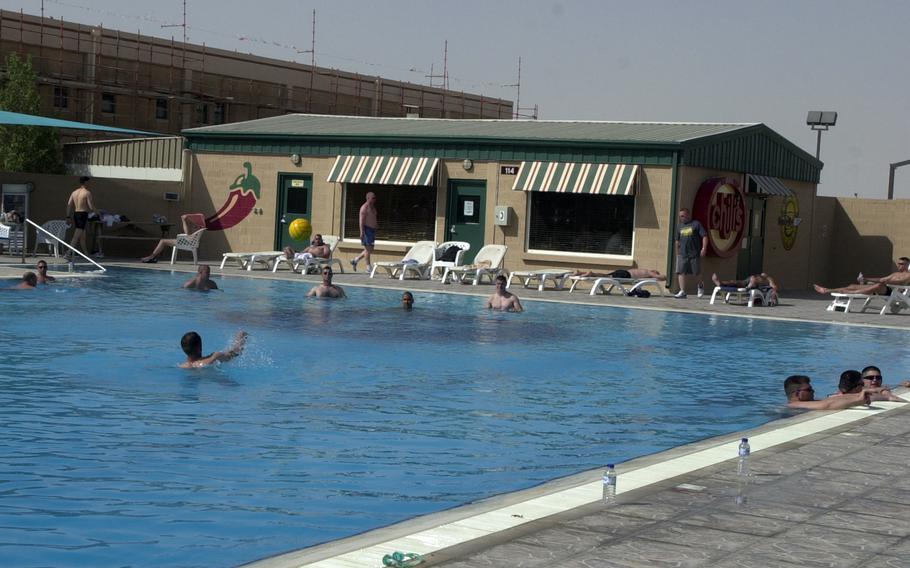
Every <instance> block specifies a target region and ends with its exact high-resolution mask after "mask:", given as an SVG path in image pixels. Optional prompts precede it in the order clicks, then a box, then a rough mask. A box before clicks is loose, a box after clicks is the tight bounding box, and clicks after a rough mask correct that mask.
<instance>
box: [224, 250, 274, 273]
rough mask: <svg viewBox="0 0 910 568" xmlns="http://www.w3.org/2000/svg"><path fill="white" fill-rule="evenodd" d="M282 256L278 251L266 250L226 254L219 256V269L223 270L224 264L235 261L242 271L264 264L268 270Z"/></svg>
mask: <svg viewBox="0 0 910 568" xmlns="http://www.w3.org/2000/svg"><path fill="white" fill-rule="evenodd" d="M283 256H284V253H283V252H281V251H280V250H267V251H261V252H226V253H224V254H222V255H221V269H222V270H224V264H225V263H226V262H227V261H228V260H235V261H237V264H238V265H240V268H241V269H243V270H253V265H254V264H256V263H259V264H264V265H265V266H266V268H268V269H269V270H271V269H272V266H273V265H274V264H275V262H276V261H277V259H279V258H281V257H283Z"/></svg>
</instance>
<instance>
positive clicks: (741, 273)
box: [736, 193, 767, 280]
mask: <svg viewBox="0 0 910 568" xmlns="http://www.w3.org/2000/svg"><path fill="white" fill-rule="evenodd" d="M766 202H767V199H765V198H764V197H759V196H758V195H755V194H752V193H747V194H746V211H747V212H748V214H749V218H748V221H747V222H746V227H745V230H746V231H747V232H746V234H745V236H744V237H743V242H742V245H741V248H740V250H739V255H738V256H737V257H736V278H737V279H739V280H743V279H745V278H748V277H749V276H750V275H752V274H761V273H762V263H763V261H764V254H765V204H766Z"/></svg>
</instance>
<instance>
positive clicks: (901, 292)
mask: <svg viewBox="0 0 910 568" xmlns="http://www.w3.org/2000/svg"><path fill="white" fill-rule="evenodd" d="M907 308H910V286H891V294H889V295H888V299H887V300H886V301H885V305H884V306H882V311H880V312H879V315H882V316H883V315H885V314H886V313H888V312H891V313H892V314H897V313H900V311H901V310H903V309H907Z"/></svg>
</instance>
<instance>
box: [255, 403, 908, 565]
mask: <svg viewBox="0 0 910 568" xmlns="http://www.w3.org/2000/svg"><path fill="white" fill-rule="evenodd" d="M902 407H906V404H901V403H896V402H876V403H875V405H874V406H872V407H868V408H852V409H847V410H841V411H838V412H830V413H824V414H819V416H816V417H814V418H810V419H808V420H805V421H801V422H796V423H793V424H789V425H786V426H783V427H781V428H777V429H774V430H769V431H767V432H762V433H760V434H754V435H752V436H750V437H749V444H750V445H751V446H752V452H753V453H755V452H760V451H762V450H767V449H769V448H773V447H775V446H778V445H780V444H785V443H787V442H792V441H794V440H797V439H799V438H803V437H805V436H811V435H813V434H818V433H821V432H825V431H827V430H830V429H833V428H838V427H841V426H845V425H848V424H851V423H853V422H857V421H859V420H862V419H864V418H868V417H869V416H874V415H876V414H880V413H882V412H887V411H889V410H892V409H895V408H902ZM738 444H739V437H736V438H735V439H734V440H731V441H730V442H725V443H722V444H718V445H716V446H713V447H710V448H706V449H703V450H697V451H694V452H692V453H690V454H686V455H683V456H679V457H676V458H671V459H669V460H666V461H663V462H660V463H656V464H653V465H649V466H645V467H642V468H639V469H635V470H632V471H628V472H624V473H620V474H619V482H618V483H617V494H623V493H626V492H629V491H634V490H636V489H641V488H643V487H647V486H649V485H652V484H655V483H658V482H661V481H666V480H668V479H672V478H674V477H677V476H680V475H685V474H687V473H691V472H693V471H695V470H698V469H702V468H704V467H708V466H712V465H716V464H719V463H722V462H725V461H729V460H732V459H733V458H734V457H735V456H736V453H737V447H738ZM602 490H603V486H602V482H601V480H600V479H599V478H598V479H597V480H596V481H592V482H590V483H585V484H583V485H578V486H576V487H572V488H569V489H564V490H560V491H556V492H554V493H551V494H548V495H542V496H540V497H535V498H532V499H528V500H527V501H523V502H521V503H515V504H512V505H508V506H505V507H500V508H498V509H494V510H491V511H487V512H484V513H479V514H477V515H474V516H471V517H468V518H464V519H460V520H458V521H453V522H450V523H445V524H442V525H439V526H436V527H433V528H430V529H426V530H422V531H418V532H416V533H413V534H410V535H408V536H404V537H400V538H395V539H392V540H389V541H386V542H382V543H379V544H376V545H371V546H368V547H366V548H362V549H359V550H355V551H351V552H346V553H343V554H340V555H338V556H334V557H331V558H325V559H323V560H317V561H314V562H310V563H305V564H303V563H300V562H299V561H296V562H295V561H293V559H292V558H291V556H292V555H295V556H296V555H297V554H299V553H301V552H302V551H297V553H296V554H295V553H293V552H292V553H288V554H287V555H280V556H274V557H271V558H267V559H265V560H262V561H259V562H253V563H252V564H250V565H249V566H250V567H251V568H252V567H256V566H261V567H263V568H265V567H273V568H284V567H295V568H303V567H313V568H361V567H364V566H379V565H381V563H382V557H383V556H384V555H386V554H391V553H392V552H394V551H396V550H400V551H406V552H416V553H418V554H421V555H427V554H430V553H433V552H436V551H439V550H442V549H444V548H448V547H450V546H454V545H456V544H463V543H465V542H468V541H471V540H474V539H476V538H481V537H485V536H489V535H492V534H494V533H496V532H499V531H502V530H506V529H509V528H513V527H516V526H520V525H523V524H525V523H528V522H531V521H535V520H538V519H542V518H545V517H548V516H550V515H554V514H557V513H563V512H565V511H568V510H571V509H575V508H577V507H581V506H584V505H590V504H591V503H596V502H598V501H600V499H601V494H602ZM366 534H369V533H366ZM304 550H306V549H304ZM282 557H285V558H284V559H282Z"/></svg>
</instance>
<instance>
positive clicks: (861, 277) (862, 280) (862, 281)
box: [856, 272, 866, 284]
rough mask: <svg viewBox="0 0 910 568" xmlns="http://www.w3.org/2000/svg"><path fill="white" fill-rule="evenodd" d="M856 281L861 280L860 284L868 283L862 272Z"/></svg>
mask: <svg viewBox="0 0 910 568" xmlns="http://www.w3.org/2000/svg"><path fill="white" fill-rule="evenodd" d="M856 281H857V282H859V283H860V284H865V283H866V278H865V277H864V276H863V273H862V272H860V273H859V276H857V277H856Z"/></svg>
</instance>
